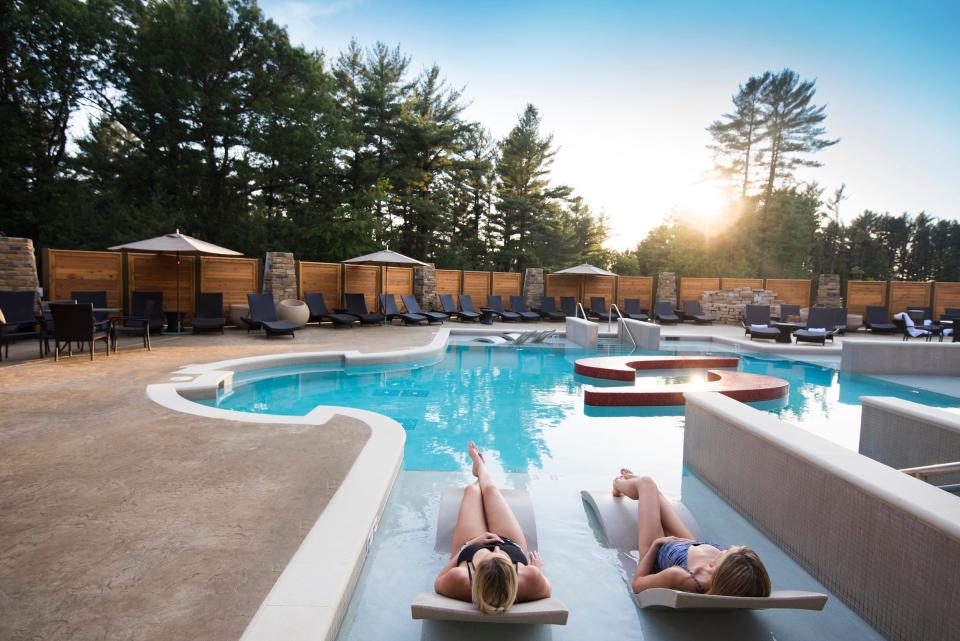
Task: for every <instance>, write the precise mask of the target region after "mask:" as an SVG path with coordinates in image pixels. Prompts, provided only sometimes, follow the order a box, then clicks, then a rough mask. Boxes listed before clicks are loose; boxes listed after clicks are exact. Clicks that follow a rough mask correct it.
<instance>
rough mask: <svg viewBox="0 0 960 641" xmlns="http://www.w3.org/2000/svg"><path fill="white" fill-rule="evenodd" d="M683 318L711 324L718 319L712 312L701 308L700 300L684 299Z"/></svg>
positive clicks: (698, 323) (702, 323)
mask: <svg viewBox="0 0 960 641" xmlns="http://www.w3.org/2000/svg"><path fill="white" fill-rule="evenodd" d="M683 320H692V321H693V322H695V323H696V324H697V325H709V324H710V323H712V322H713V321H715V320H717V319H716V318H714V317H713V316H711V315H710V314H704V313H703V309H701V308H700V301H696V300H685V301H683Z"/></svg>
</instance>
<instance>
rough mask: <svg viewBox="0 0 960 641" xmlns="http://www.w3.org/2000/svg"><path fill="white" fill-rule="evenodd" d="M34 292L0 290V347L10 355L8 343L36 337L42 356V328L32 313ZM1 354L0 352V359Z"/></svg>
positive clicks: (0, 358) (0, 357) (41, 356)
mask: <svg viewBox="0 0 960 641" xmlns="http://www.w3.org/2000/svg"><path fill="white" fill-rule="evenodd" d="M36 296H37V294H36V292H34V291H27V292H10V291H3V292H0V318H2V321H0V349H2V350H3V351H4V352H6V355H7V357H8V358H9V356H10V343H16V342H17V341H20V340H25V339H32V338H36V339H37V343H38V344H39V347H40V358H43V344H44V337H43V330H42V328H41V326H40V325H41V324H40V323H39V322H37V318H36V315H35V313H34V307H33V305H34V300H35V299H36ZM2 356H3V354H2V353H0V360H2Z"/></svg>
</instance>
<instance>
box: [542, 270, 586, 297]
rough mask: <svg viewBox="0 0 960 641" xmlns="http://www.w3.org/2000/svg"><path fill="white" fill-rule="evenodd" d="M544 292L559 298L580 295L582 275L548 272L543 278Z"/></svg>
mask: <svg viewBox="0 0 960 641" xmlns="http://www.w3.org/2000/svg"><path fill="white" fill-rule="evenodd" d="M543 288H544V294H545V295H546V296H550V297H552V298H557V299H559V298H560V297H561V296H573V297H574V298H577V299H579V297H580V277H579V276H574V275H571V274H547V275H546V276H544V278H543Z"/></svg>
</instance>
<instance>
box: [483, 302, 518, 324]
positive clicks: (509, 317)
mask: <svg viewBox="0 0 960 641" xmlns="http://www.w3.org/2000/svg"><path fill="white" fill-rule="evenodd" d="M487 308H489V309H492V310H493V313H494V314H496V315H497V316H499V317H500V320H505V321H518V320H520V314H518V313H516V312H508V311H506V310H504V309H503V300H501V298H500V297H499V296H487Z"/></svg>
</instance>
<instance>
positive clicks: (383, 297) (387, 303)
mask: <svg viewBox="0 0 960 641" xmlns="http://www.w3.org/2000/svg"><path fill="white" fill-rule="evenodd" d="M380 309H382V310H383V314H384V315H385V316H386V317H387V322H388V323H392V322H393V321H394V320H396V319H398V318H399V319H400V320H402V321H403V324H404V325H419V324H420V323H426V322H427V321H428V320H429V319H428V318H427V317H426V316H424V315H423V314H412V313H410V312H409V311H408V312H406V313H404V312H401V311H400V308H399V307H397V300H396V299H395V298H394V297H393V294H380Z"/></svg>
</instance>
